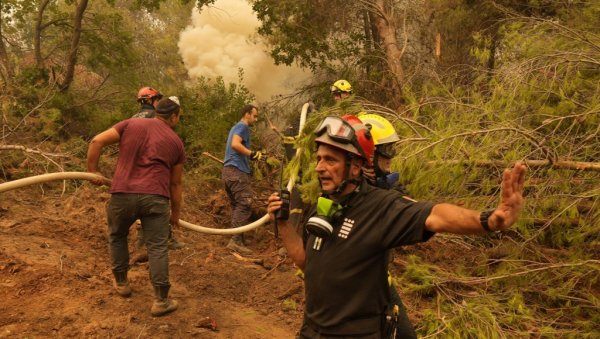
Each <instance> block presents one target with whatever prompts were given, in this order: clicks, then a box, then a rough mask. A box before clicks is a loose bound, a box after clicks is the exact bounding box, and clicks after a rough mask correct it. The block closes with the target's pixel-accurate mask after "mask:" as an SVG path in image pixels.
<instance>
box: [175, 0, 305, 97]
mask: <svg viewBox="0 0 600 339" xmlns="http://www.w3.org/2000/svg"><path fill="white" fill-rule="evenodd" d="M259 24H260V22H259V20H258V19H257V18H256V15H255V14H254V12H253V11H252V7H250V5H249V4H248V2H246V1H245V0H217V1H216V2H215V4H214V6H211V7H208V8H207V7H204V8H203V9H202V12H200V13H199V12H198V10H197V9H196V8H194V10H193V12H192V23H191V25H189V26H188V27H186V28H185V29H184V30H183V31H182V32H181V33H180V36H179V43H178V47H179V54H181V56H182V58H183V62H184V64H185V67H186V68H187V70H188V74H189V76H190V77H191V78H192V79H193V78H196V77H200V76H205V77H207V78H216V77H217V76H222V77H223V79H224V80H225V82H238V72H239V69H240V68H242V69H243V72H244V76H243V78H244V79H243V83H244V85H245V86H246V87H247V88H248V89H249V90H250V91H251V92H252V93H254V94H255V95H256V96H257V99H258V100H259V101H265V100H269V99H271V97H272V96H274V95H279V94H286V93H289V92H291V91H292V90H293V89H294V87H295V86H298V84H299V83H300V82H302V81H303V80H306V79H307V78H308V76H309V73H308V72H306V71H303V70H302V69H300V68H299V67H287V66H281V65H280V66H276V65H275V64H274V63H273V60H272V59H271V57H270V56H269V54H268V53H267V52H266V50H267V48H266V46H265V44H264V43H263V42H262V41H261V38H260V37H259V36H258V35H257V34H256V29H257V27H258V26H259Z"/></svg>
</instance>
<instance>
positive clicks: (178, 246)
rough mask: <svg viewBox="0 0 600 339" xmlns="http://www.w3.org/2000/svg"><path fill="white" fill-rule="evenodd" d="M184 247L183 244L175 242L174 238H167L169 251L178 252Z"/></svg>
mask: <svg viewBox="0 0 600 339" xmlns="http://www.w3.org/2000/svg"><path fill="white" fill-rule="evenodd" d="M184 247H185V244H184V243H182V242H179V241H177V240H176V239H175V238H174V237H171V238H169V249H170V250H180V249H182V248H184Z"/></svg>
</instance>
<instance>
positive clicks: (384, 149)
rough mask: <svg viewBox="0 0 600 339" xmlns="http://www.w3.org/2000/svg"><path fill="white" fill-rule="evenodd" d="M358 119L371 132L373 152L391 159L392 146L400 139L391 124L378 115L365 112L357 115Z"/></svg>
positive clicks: (392, 155) (392, 154)
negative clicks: (373, 144) (373, 145)
mask: <svg viewBox="0 0 600 339" xmlns="http://www.w3.org/2000/svg"><path fill="white" fill-rule="evenodd" d="M358 118H359V119H360V120H361V121H362V122H363V124H364V125H365V126H367V128H369V129H370V130H371V135H372V136H373V142H374V143H375V152H376V153H379V154H381V155H383V156H384V157H386V158H393V157H394V151H393V145H394V143H395V142H396V141H398V140H400V138H399V137H398V134H397V133H396V130H395V129H394V126H393V125H392V123H391V122H389V120H387V119H386V118H384V117H382V116H380V115H377V114H372V113H366V112H361V113H359V114H358Z"/></svg>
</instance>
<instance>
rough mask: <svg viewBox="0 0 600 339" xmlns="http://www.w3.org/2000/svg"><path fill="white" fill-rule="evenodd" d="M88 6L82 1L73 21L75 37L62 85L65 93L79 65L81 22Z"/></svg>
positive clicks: (86, 1)
mask: <svg viewBox="0 0 600 339" xmlns="http://www.w3.org/2000/svg"><path fill="white" fill-rule="evenodd" d="M87 5H88V0H81V1H80V2H79V4H77V9H76V12H75V18H74V20H73V37H72V38H71V49H70V50H69V55H68V57H67V65H66V73H65V79H64V80H63V82H62V83H61V84H60V86H59V88H60V91H61V92H65V91H66V90H68V89H69V86H71V83H72V82H73V77H74V75H75V65H76V64H77V51H78V49H79V40H80V38H81V22H82V21H83V13H84V12H85V10H86V8H87Z"/></svg>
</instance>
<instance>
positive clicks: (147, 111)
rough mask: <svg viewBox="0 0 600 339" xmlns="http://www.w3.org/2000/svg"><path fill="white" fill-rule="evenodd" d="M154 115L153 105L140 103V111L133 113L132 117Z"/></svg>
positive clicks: (149, 116)
mask: <svg viewBox="0 0 600 339" xmlns="http://www.w3.org/2000/svg"><path fill="white" fill-rule="evenodd" d="M155 116H156V110H155V109H154V106H152V105H150V104H142V106H141V107H140V111H139V112H138V113H136V114H134V115H132V116H131V117H132V118H154V117H155Z"/></svg>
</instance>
